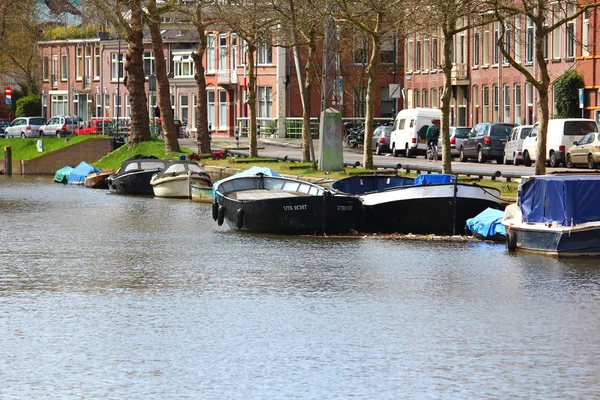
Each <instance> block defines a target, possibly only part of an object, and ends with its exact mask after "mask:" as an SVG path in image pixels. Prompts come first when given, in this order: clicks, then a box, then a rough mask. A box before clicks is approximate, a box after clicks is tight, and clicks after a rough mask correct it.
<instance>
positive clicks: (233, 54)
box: [229, 33, 238, 69]
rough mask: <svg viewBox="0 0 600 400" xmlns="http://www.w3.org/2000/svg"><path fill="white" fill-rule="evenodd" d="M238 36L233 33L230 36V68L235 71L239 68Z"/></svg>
mask: <svg viewBox="0 0 600 400" xmlns="http://www.w3.org/2000/svg"><path fill="white" fill-rule="evenodd" d="M237 49H238V46H237V35H236V34H235V33H232V34H231V35H230V36H229V68H230V69H235V68H236V67H237V61H238V60H237V56H238V55H237Z"/></svg>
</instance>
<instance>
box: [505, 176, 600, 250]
mask: <svg viewBox="0 0 600 400" xmlns="http://www.w3.org/2000/svg"><path fill="white" fill-rule="evenodd" d="M502 224H503V225H504V226H505V227H506V231H507V239H506V245H507V249H508V250H509V251H528V252H535V253H542V254H547V255H551V256H555V257H569V256H570V257H574V256H595V255H600V176H598V175H591V176H590V175H586V176H584V175H542V176H532V177H528V178H524V180H523V182H522V183H521V184H520V185H519V193H518V198H517V203H516V204H512V205H510V206H508V207H507V208H506V210H505V215H504V220H503V221H502Z"/></svg>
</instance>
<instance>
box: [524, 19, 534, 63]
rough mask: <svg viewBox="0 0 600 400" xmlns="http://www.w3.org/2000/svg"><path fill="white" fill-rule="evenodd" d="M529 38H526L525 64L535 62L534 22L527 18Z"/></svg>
mask: <svg viewBox="0 0 600 400" xmlns="http://www.w3.org/2000/svg"><path fill="white" fill-rule="evenodd" d="M526 35H527V37H526V38H525V62H528V63H530V62H533V21H532V20H531V19H529V17H527V32H526Z"/></svg>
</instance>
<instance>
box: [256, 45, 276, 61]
mask: <svg viewBox="0 0 600 400" xmlns="http://www.w3.org/2000/svg"><path fill="white" fill-rule="evenodd" d="M257 53H258V60H257V64H258V65H266V64H273V46H272V45H271V43H270V42H269V43H260V44H259V45H258V49H257Z"/></svg>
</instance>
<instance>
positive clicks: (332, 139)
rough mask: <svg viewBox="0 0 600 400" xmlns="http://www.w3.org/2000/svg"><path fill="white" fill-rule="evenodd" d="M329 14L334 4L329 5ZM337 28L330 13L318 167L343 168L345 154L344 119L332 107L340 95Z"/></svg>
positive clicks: (322, 85) (326, 33)
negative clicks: (342, 127) (343, 140)
mask: <svg viewBox="0 0 600 400" xmlns="http://www.w3.org/2000/svg"><path fill="white" fill-rule="evenodd" d="M328 8H329V11H330V14H332V13H333V9H334V7H333V5H331V4H330V5H329V6H328ZM337 50H338V40H337V29H336V25H335V21H334V20H333V18H332V17H331V16H328V17H327V21H326V22H325V41H324V46H323V76H322V80H321V123H320V124H319V171H342V170H343V169H344V154H343V147H342V130H341V125H342V120H341V116H340V111H339V110H336V109H335V108H333V107H332V106H333V104H334V102H333V99H334V98H335V99H336V100H337V99H338V96H339V93H338V91H337V90H336V89H341V88H338V87H337V84H338V82H337V80H338V65H337Z"/></svg>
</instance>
